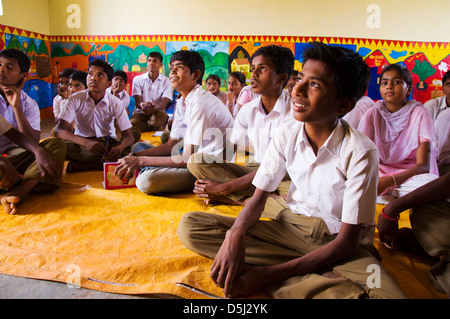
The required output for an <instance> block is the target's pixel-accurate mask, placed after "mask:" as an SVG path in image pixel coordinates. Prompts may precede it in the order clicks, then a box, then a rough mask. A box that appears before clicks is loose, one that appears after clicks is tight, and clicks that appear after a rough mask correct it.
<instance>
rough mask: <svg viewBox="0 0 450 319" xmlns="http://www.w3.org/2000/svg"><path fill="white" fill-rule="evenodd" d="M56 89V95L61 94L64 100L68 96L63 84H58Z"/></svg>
mask: <svg viewBox="0 0 450 319" xmlns="http://www.w3.org/2000/svg"><path fill="white" fill-rule="evenodd" d="M56 91H57V92H58V95H59V96H61V97H62V98H63V99H64V100H65V99H67V98H68V97H69V90H68V89H67V88H65V87H64V86H61V85H58V87H57V88H56Z"/></svg>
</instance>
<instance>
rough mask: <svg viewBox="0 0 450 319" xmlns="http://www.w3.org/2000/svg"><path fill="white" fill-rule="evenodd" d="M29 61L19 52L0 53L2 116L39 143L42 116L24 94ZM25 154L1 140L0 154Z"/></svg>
mask: <svg viewBox="0 0 450 319" xmlns="http://www.w3.org/2000/svg"><path fill="white" fill-rule="evenodd" d="M30 64H31V62H30V59H29V57H28V56H27V55H26V54H25V53H24V52H23V51H20V50H18V49H5V50H2V51H1V52H0V73H1V76H0V115H1V116H3V117H4V118H5V120H6V121H8V122H9V123H10V124H11V125H12V126H13V127H14V128H15V129H17V130H19V131H20V132H22V133H23V134H25V135H27V136H29V137H30V138H31V139H32V140H33V141H34V142H35V143H39V139H40V134H41V115H40V112H39V106H38V104H37V103H36V101H34V100H33V99H32V98H30V97H29V96H28V95H27V94H26V93H25V92H24V91H23V87H24V85H25V81H26V78H27V76H28V71H29V69H30ZM23 151H25V150H24V149H22V148H20V147H18V146H17V145H16V144H14V143H13V142H11V141H10V140H9V139H7V138H6V137H0V155H1V154H6V155H8V156H12V155H17V154H18V153H21V152H23Z"/></svg>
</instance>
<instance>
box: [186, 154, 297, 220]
mask: <svg viewBox="0 0 450 319" xmlns="http://www.w3.org/2000/svg"><path fill="white" fill-rule="evenodd" d="M187 167H188V170H189V172H191V174H192V175H194V176H195V177H196V178H197V179H210V180H214V181H218V182H220V183H226V182H229V181H231V180H234V179H236V178H239V177H242V176H244V175H247V174H249V173H251V172H254V171H256V170H257V169H258V168H259V164H257V163H246V164H245V165H239V164H236V163H229V162H225V161H223V160H222V159H220V158H218V157H215V156H212V155H209V154H202V153H195V154H193V155H192V156H191V157H190V159H189V162H188V164H187ZM290 185H291V181H290V180H289V177H285V179H284V180H283V181H282V182H281V183H280V185H279V186H278V188H277V192H278V195H280V196H286V195H287V193H288V191H289V187H290ZM254 190H255V187H254V186H251V187H249V188H248V189H245V190H242V191H238V192H234V193H231V194H228V195H226V197H227V198H230V199H232V200H234V201H240V200H242V199H244V198H245V197H248V196H251V195H252V194H253V192H254ZM278 212H279V210H278V211H277V212H276V213H278Z"/></svg>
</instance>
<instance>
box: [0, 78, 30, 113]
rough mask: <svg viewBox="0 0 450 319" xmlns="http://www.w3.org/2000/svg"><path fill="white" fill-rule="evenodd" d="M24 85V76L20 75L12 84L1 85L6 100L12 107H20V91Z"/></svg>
mask: <svg viewBox="0 0 450 319" xmlns="http://www.w3.org/2000/svg"><path fill="white" fill-rule="evenodd" d="M24 86H25V77H22V78H21V79H20V81H19V83H17V84H16V85H14V86H1V89H2V91H3V92H4V93H5V96H6V99H7V100H8V103H9V104H10V105H11V106H12V107H20V106H21V104H20V93H21V92H22V90H23V87H24Z"/></svg>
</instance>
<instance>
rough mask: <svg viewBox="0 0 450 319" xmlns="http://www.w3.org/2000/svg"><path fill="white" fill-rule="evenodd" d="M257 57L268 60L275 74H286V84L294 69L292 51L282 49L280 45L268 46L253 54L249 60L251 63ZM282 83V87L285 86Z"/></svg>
mask: <svg viewBox="0 0 450 319" xmlns="http://www.w3.org/2000/svg"><path fill="white" fill-rule="evenodd" d="M259 55H263V56H265V57H268V58H270V60H271V61H272V63H273V64H274V65H275V72H276V73H277V74H283V73H286V74H287V80H286V83H287V82H288V80H289V77H290V76H291V73H292V70H293V69H294V62H295V57H294V54H293V53H292V51H291V50H290V49H288V48H285V47H282V46H280V45H275V44H270V45H267V46H263V47H261V48H259V49H258V50H256V51H255V53H253V55H252V57H251V60H252V61H253V59H254V58H256V57H257V56H259ZM286 83H284V85H286Z"/></svg>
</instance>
